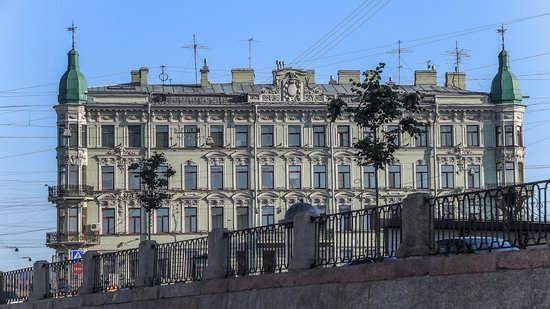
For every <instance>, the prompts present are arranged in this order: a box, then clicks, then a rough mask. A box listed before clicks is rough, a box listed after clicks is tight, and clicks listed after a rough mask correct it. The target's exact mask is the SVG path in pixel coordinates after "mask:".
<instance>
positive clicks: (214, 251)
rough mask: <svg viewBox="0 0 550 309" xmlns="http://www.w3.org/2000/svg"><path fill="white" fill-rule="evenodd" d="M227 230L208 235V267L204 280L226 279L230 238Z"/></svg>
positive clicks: (213, 231) (215, 230)
mask: <svg viewBox="0 0 550 309" xmlns="http://www.w3.org/2000/svg"><path fill="white" fill-rule="evenodd" d="M227 232H228V230H227V229H213V230H212V231H210V232H209V233H208V265H207V266H206V271H205V273H204V279H216V278H225V275H226V273H227V251H228V246H229V238H227V237H226V235H225V234H226V233H227Z"/></svg>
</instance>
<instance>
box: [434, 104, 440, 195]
mask: <svg viewBox="0 0 550 309" xmlns="http://www.w3.org/2000/svg"><path fill="white" fill-rule="evenodd" d="M434 105H435V114H434V122H433V128H432V140H433V141H432V144H433V153H434V159H433V175H432V177H433V180H434V182H433V186H434V196H437V185H438V183H439V181H438V180H439V171H438V168H437V125H436V124H437V115H438V114H439V106H438V105H437V102H436V101H435V98H434Z"/></svg>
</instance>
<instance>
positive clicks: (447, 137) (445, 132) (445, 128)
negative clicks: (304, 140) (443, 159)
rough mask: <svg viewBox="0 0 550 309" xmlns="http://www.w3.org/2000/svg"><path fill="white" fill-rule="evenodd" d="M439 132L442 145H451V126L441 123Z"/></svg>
mask: <svg viewBox="0 0 550 309" xmlns="http://www.w3.org/2000/svg"><path fill="white" fill-rule="evenodd" d="M439 133H440V139H441V146H442V147H451V146H453V126H451V125H442V126H440V127H439Z"/></svg>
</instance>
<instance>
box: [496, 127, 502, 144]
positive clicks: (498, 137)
mask: <svg viewBox="0 0 550 309" xmlns="http://www.w3.org/2000/svg"><path fill="white" fill-rule="evenodd" d="M495 135H496V140H497V141H496V145H497V147H498V146H502V127H501V126H496V127H495Z"/></svg>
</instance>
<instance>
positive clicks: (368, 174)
mask: <svg viewBox="0 0 550 309" xmlns="http://www.w3.org/2000/svg"><path fill="white" fill-rule="evenodd" d="M374 177H375V171H374V165H365V166H363V188H365V189H374V188H376V180H375V179H374Z"/></svg>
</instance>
